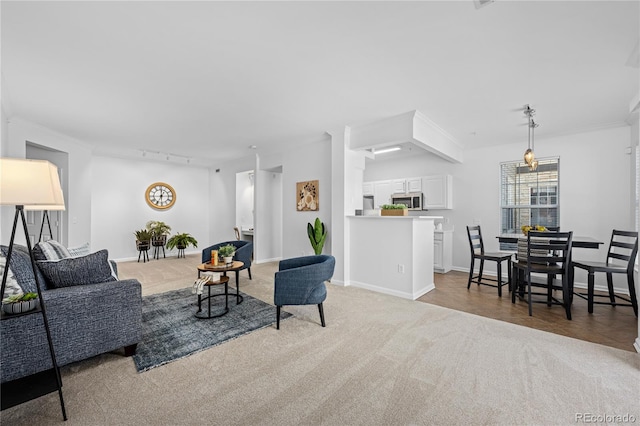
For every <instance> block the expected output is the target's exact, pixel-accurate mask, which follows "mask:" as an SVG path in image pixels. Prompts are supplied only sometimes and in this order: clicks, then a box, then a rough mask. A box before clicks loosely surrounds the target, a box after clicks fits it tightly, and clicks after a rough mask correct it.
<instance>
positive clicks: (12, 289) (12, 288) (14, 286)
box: [0, 252, 24, 300]
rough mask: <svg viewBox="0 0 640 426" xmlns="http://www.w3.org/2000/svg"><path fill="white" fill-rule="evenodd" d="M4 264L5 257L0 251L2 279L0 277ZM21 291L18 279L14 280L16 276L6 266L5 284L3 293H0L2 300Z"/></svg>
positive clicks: (5, 263)
mask: <svg viewBox="0 0 640 426" xmlns="http://www.w3.org/2000/svg"><path fill="white" fill-rule="evenodd" d="M6 265H7V257H6V256H5V255H4V254H3V253H1V252H0V280H1V279H2V278H1V277H3V276H4V272H5V271H4V269H5V268H7V266H6ZM23 293H24V292H23V291H22V287H20V284H18V281H16V277H15V276H14V275H13V271H11V268H7V285H6V287H5V288H4V294H3V295H1V297H2V299H3V300H4V299H5V298H7V297H9V296H14V295H16V294H23Z"/></svg>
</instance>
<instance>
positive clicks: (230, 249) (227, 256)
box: [218, 244, 236, 264]
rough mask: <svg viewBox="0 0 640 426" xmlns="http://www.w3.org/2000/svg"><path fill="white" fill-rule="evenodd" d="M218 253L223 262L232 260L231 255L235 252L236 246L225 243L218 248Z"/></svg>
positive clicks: (227, 262)
mask: <svg viewBox="0 0 640 426" xmlns="http://www.w3.org/2000/svg"><path fill="white" fill-rule="evenodd" d="M218 254H219V255H220V257H222V258H223V259H224V263H225V264H229V263H232V262H233V256H234V255H235V254H236V247H235V246H234V245H232V244H227V245H224V246H222V247H220V248H219V249H218Z"/></svg>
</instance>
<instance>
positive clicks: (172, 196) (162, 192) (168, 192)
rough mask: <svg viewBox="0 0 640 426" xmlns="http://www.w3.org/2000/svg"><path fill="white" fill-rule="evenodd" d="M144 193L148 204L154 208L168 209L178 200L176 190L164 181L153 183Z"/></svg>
mask: <svg viewBox="0 0 640 426" xmlns="http://www.w3.org/2000/svg"><path fill="white" fill-rule="evenodd" d="M144 195H145V196H144V198H145V200H147V204H149V206H151V207H153V208H154V209H161V210H164V209H168V208H169V207H171V206H173V205H174V204H175V202H176V191H175V190H174V189H173V188H172V187H171V185H169V184H167V183H164V182H156V183H152V184H151V185H149V187H148V188H147V191H146V192H145V194H144Z"/></svg>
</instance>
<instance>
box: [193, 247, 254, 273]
mask: <svg viewBox="0 0 640 426" xmlns="http://www.w3.org/2000/svg"><path fill="white" fill-rule="evenodd" d="M227 244H231V245H232V246H234V247H235V248H236V254H235V255H234V256H233V258H234V260H239V261H240V262H242V263H244V265H243V266H242V268H240V269H238V270H237V271H236V283H237V282H238V277H239V276H240V271H242V270H243V269H246V270H247V271H248V272H249V279H251V256H252V255H253V243H252V242H251V241H242V240H240V241H236V240H233V241H225V242H223V243H218V244H214V245H212V246H211V247H207V248H206V249H204V250H202V263H206V262H209V261H210V260H211V250H218V249H220V247H222V246H226V245H227Z"/></svg>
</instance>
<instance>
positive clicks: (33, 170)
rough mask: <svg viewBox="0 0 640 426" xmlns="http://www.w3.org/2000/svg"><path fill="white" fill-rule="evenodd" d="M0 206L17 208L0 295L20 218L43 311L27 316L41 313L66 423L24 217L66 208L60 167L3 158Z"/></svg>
mask: <svg viewBox="0 0 640 426" xmlns="http://www.w3.org/2000/svg"><path fill="white" fill-rule="evenodd" d="M0 205H3V206H15V208H16V212H15V216H14V219H13V228H12V230H11V240H10V242H9V250H8V252H7V261H6V267H5V269H4V273H3V274H2V290H1V291H0V296H1V297H2V298H4V291H5V287H6V284H7V276H8V272H9V265H11V254H12V252H13V243H14V240H15V236H16V228H17V225H18V218H20V219H21V220H22V227H23V228H24V236H25V239H26V244H27V249H28V251H29V256H30V257H31V267H32V269H33V275H34V277H35V282H36V289H37V292H38V299H39V301H40V308H39V309H38V310H36V311H31V312H28V313H26V314H27V315H30V314H37V313H41V314H42V318H43V322H44V328H45V331H46V334H47V341H48V344H49V352H50V354H51V363H52V365H53V368H54V370H55V373H56V381H57V385H58V396H59V397H60V407H61V409H62V417H63V418H64V420H67V413H66V411H65V408H64V399H63V397H62V379H61V377H60V368H59V367H58V363H57V362H56V356H55V352H54V349H53V342H52V340H51V331H50V330H49V322H48V320H47V312H46V309H45V303H44V300H43V298H42V291H41V289H40V288H41V287H40V282H39V280H38V274H37V271H36V262H35V259H34V257H33V251H32V248H31V240H30V239H29V232H28V229H27V221H26V219H25V216H24V210H25V208H27V207H28V209H30V210H44V209H47V208H52V209H53V208H56V209H64V196H63V194H62V188H61V187H60V178H59V177H58V169H57V167H56V166H54V165H53V164H51V163H50V162H48V161H43V160H27V159H22V158H0ZM11 319H12V318H11V316H6V317H5V316H3V317H2V320H3V321H4V320H11ZM3 393H4V392H3Z"/></svg>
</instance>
